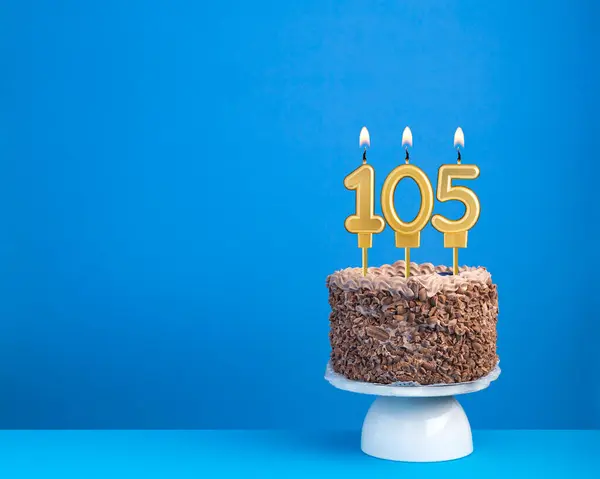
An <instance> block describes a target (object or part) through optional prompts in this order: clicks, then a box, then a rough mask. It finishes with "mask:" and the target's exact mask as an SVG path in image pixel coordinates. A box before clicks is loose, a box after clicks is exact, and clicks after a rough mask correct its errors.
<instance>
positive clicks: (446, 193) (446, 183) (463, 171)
mask: <svg viewBox="0 0 600 479" xmlns="http://www.w3.org/2000/svg"><path fill="white" fill-rule="evenodd" d="M454 146H455V147H460V146H464V136H463V132H462V129H461V128H458V129H457V130H456V133H455V135H454ZM478 176H479V167H478V166H477V165H465V164H462V162H461V155H460V150H459V152H458V159H457V164H456V165H452V164H448V165H442V166H440V168H439V170H438V185H437V199H438V200H439V201H441V202H444V201H451V200H456V201H460V202H461V203H462V204H463V205H465V214H464V215H463V217H462V218H460V219H458V220H449V219H447V218H444V217H443V216H442V215H434V216H433V218H431V224H432V226H433V227H434V228H435V229H436V230H438V231H439V232H441V233H444V248H454V252H453V263H454V274H458V250H457V248H466V247H467V237H468V231H469V230H470V229H471V228H473V226H475V224H476V223H477V220H478V219H479V214H480V213H481V205H480V203H479V198H478V197H477V195H476V194H475V193H474V192H473V191H472V190H470V189H469V188H466V187H465V186H453V185H452V180H455V179H457V180H458V179H460V180H474V179H476V178H477V177H478Z"/></svg>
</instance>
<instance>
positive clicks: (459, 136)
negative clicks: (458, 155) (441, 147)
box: [454, 126, 465, 148]
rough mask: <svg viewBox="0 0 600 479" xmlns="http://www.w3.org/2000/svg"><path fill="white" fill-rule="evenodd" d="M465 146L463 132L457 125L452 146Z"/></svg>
mask: <svg viewBox="0 0 600 479" xmlns="http://www.w3.org/2000/svg"><path fill="white" fill-rule="evenodd" d="M459 147H462V148H464V147H465V134H464V133H463V131H462V128H461V127H460V126H459V127H458V128H457V129H456V132H455V133H454V148H459Z"/></svg>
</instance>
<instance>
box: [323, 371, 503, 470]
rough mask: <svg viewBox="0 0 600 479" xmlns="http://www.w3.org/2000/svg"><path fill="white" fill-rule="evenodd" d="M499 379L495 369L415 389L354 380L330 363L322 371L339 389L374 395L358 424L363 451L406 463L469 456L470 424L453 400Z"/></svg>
mask: <svg viewBox="0 0 600 479" xmlns="http://www.w3.org/2000/svg"><path fill="white" fill-rule="evenodd" d="M498 376H500V367H499V366H498V365H496V367H495V368H494V369H493V370H492V371H491V372H490V373H489V374H487V375H486V376H484V377H482V378H480V379H478V380H477V381H471V382H466V383H457V384H439V385H430V386H419V385H401V384H399V385H395V384H394V385H386V384H372V383H366V382H362V381H353V380H350V379H348V378H346V377H345V376H343V375H341V374H338V373H336V372H335V371H334V370H333V368H332V367H331V363H328V364H327V369H326V371H325V379H326V380H327V381H329V383H331V385H332V386H335V387H336V388H338V389H342V390H344V391H350V392H354V393H360V394H371V395H375V396H378V397H377V399H375V401H374V402H373V404H371V407H370V408H369V411H368V412H367V415H366V417H365V420H364V422H363V427H362V437H361V449H362V450H363V452H364V453H365V454H368V455H370V456H374V457H378V458H380V459H388V460H392V461H406V462H438V461H450V460H452V459H459V458H461V457H465V456H468V455H469V454H471V453H472V452H473V436H472V434H471V425H470V424H469V420H468V419H467V415H466V414H465V411H464V409H463V408H462V406H461V405H460V403H459V402H458V401H457V400H456V399H455V398H454V396H456V395H459V394H467V393H473V392H476V391H481V390H482V389H485V388H487V387H488V386H489V385H490V383H491V382H492V381H494V380H496V379H498Z"/></svg>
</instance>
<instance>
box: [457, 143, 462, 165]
mask: <svg viewBox="0 0 600 479" xmlns="http://www.w3.org/2000/svg"><path fill="white" fill-rule="evenodd" d="M456 151H458V158H456V162H457V163H458V164H459V165H460V161H461V157H460V147H458V148H456Z"/></svg>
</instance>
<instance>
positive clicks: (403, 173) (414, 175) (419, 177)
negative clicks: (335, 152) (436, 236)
mask: <svg viewBox="0 0 600 479" xmlns="http://www.w3.org/2000/svg"><path fill="white" fill-rule="evenodd" d="M402 146H406V158H405V161H406V164H404V165H400V166H397V167H396V168H394V170H393V171H392V172H391V173H390V174H389V175H388V177H387V178H386V179H385V182H384V184H383V189H382V191H381V209H382V211H383V216H385V220H386V221H387V223H388V224H389V225H390V227H391V228H392V229H393V230H394V231H395V236H396V247H397V248H404V260H405V269H404V276H405V277H406V278H408V277H409V276H410V249H411V248H418V247H419V246H420V245H421V230H422V229H423V228H425V226H426V225H427V223H428V222H429V218H430V217H431V213H432V212H433V188H432V186H431V182H430V181H429V178H427V175H426V174H425V173H424V172H423V170H421V169H420V168H419V167H417V166H415V165H411V164H409V159H410V156H409V154H408V147H409V146H412V132H411V131H410V128H408V127H406V128H405V129H404V133H403V134H402ZM404 178H411V179H412V180H413V181H414V182H415V183H416V184H417V186H418V187H419V192H420V194H421V206H420V208H419V212H418V213H417V216H415V218H414V219H413V220H412V221H410V222H409V223H406V222H404V221H402V220H401V219H400V217H399V216H398V213H397V212H396V208H395V207H394V193H395V192H396V187H397V186H398V183H400V181H401V180H403V179H404Z"/></svg>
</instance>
